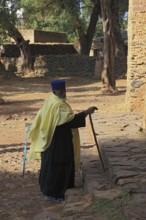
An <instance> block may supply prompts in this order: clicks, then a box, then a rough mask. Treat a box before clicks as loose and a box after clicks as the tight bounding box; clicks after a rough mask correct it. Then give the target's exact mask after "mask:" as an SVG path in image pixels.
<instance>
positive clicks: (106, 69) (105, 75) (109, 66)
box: [100, 0, 117, 93]
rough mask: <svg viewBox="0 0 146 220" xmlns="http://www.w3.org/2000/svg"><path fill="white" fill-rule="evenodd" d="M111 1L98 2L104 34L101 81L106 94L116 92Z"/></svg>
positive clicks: (101, 0)
mask: <svg viewBox="0 0 146 220" xmlns="http://www.w3.org/2000/svg"><path fill="white" fill-rule="evenodd" d="M111 1H112V0H100V2H101V14H102V21H103V34H104V46H103V53H104V59H103V70H102V74H101V79H102V83H103V88H102V91H103V92H107V93H108V92H109V93H114V92H116V91H117V89H116V81H115V43H114V42H115V41H114V23H113V16H112V9H111V5H112V4H111V3H112V2H111Z"/></svg>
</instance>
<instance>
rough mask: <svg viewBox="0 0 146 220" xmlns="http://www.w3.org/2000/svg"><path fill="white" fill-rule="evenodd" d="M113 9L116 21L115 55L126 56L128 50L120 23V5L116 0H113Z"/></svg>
mask: <svg viewBox="0 0 146 220" xmlns="http://www.w3.org/2000/svg"><path fill="white" fill-rule="evenodd" d="M112 2H113V4H112V11H113V13H112V14H113V22H114V35H115V56H116V57H121V56H122V57H125V56H126V50H125V46H124V41H123V39H122V36H121V31H120V23H119V5H118V2H117V1H116V0H113V1H112Z"/></svg>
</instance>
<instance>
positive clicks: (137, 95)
mask: <svg viewBox="0 0 146 220" xmlns="http://www.w3.org/2000/svg"><path fill="white" fill-rule="evenodd" d="M128 22H129V23H128V73H127V94H126V104H127V107H128V110H130V111H135V112H141V113H142V114H143V115H144V126H145V127H146V106H145V103H146V101H144V99H145V93H146V87H145V83H146V0H129V13H128Z"/></svg>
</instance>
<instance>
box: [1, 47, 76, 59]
mask: <svg viewBox="0 0 146 220" xmlns="http://www.w3.org/2000/svg"><path fill="white" fill-rule="evenodd" d="M29 49H30V53H31V56H33V57H37V56H41V55H64V54H77V51H76V49H75V48H74V46H73V44H29ZM19 56H20V51H19V48H18V47H17V46H16V45H15V44H3V45H1V46H0V57H19Z"/></svg>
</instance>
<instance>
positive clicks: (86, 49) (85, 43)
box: [75, 0, 101, 55]
mask: <svg viewBox="0 0 146 220" xmlns="http://www.w3.org/2000/svg"><path fill="white" fill-rule="evenodd" d="M93 3H94V7H93V11H92V14H91V17H90V22H89V26H88V29H87V32H86V33H85V32H84V30H83V28H82V24H81V21H80V19H77V20H76V22H75V26H76V28H77V31H78V35H79V42H80V54H82V55H83V54H84V55H89V53H90V49H91V45H92V40H93V36H94V34H95V29H96V24H97V21H98V17H99V15H100V11H101V10H100V0H94V1H93Z"/></svg>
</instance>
